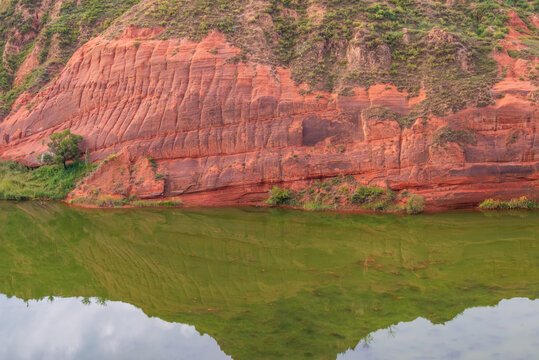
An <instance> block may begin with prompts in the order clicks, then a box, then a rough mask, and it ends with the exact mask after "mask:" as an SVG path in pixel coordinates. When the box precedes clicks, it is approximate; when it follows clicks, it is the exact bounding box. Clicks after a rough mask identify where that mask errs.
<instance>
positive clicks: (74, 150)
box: [42, 129, 82, 168]
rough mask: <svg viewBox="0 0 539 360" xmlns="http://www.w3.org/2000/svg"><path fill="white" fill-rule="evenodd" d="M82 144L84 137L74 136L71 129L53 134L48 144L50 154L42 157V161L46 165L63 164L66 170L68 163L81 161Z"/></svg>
mask: <svg viewBox="0 0 539 360" xmlns="http://www.w3.org/2000/svg"><path fill="white" fill-rule="evenodd" d="M81 142H82V136H80V135H75V134H72V133H71V131H70V130H69V129H66V130H64V131H62V132H61V133H55V134H52V135H51V141H50V142H49V143H48V144H47V146H48V147H49V152H48V153H46V154H43V155H42V160H43V162H46V163H51V162H54V163H55V164H58V165H60V164H62V165H63V166H64V168H66V162H67V161H69V160H73V161H75V162H77V161H79V159H80V155H81V151H80V149H79V144H80V143H81Z"/></svg>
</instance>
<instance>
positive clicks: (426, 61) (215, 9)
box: [0, 0, 539, 123]
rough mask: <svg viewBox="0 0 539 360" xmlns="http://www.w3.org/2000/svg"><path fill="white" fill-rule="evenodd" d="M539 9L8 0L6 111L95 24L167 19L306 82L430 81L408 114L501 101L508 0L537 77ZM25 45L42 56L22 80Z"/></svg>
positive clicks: (343, 85) (1, 37)
mask: <svg viewBox="0 0 539 360" xmlns="http://www.w3.org/2000/svg"><path fill="white" fill-rule="evenodd" d="M538 10H539V0H535V1H534V2H533V3H530V2H526V1H514V0H511V1H496V0H484V1H466V0H464V1H458V2H455V1H446V2H436V1H415V0H386V1H376V2H375V1H369V0H339V1H337V0H226V1H225V0H157V1H141V0H125V1H121V0H104V1H98V0H82V1H65V0H56V1H52V2H50V3H49V2H42V1H40V0H8V1H3V2H2V6H1V7H0V49H1V50H3V63H2V65H0V116H2V117H3V116H5V115H6V114H7V113H9V111H10V108H11V105H12V104H13V102H14V100H15V99H16V98H17V96H18V95H19V94H20V93H21V92H22V91H24V90H30V91H33V92H35V91H37V90H39V89H40V88H42V87H43V86H44V85H45V84H47V83H48V82H49V81H50V80H51V79H52V78H54V76H55V75H56V74H57V73H58V72H59V70H60V69H61V68H62V66H63V64H65V62H66V61H67V60H68V59H69V57H70V56H71V54H72V53H73V52H74V51H75V49H76V48H78V47H79V46H80V45H81V44H83V43H84V42H86V41H87V40H89V39H90V38H92V37H93V36H95V35H97V34H98V33H101V32H107V33H108V34H109V35H111V36H112V35H115V34H118V32H119V31H121V29H122V28H123V27H125V26H128V25H138V26H147V27H155V26H163V27H165V28H166V29H165V31H164V32H163V33H162V34H161V35H160V37H161V38H178V37H186V38H190V39H193V40H200V39H201V38H203V37H204V36H205V35H206V34H208V32H210V31H212V30H214V29H216V30H218V31H220V32H222V33H224V34H225V35H226V36H227V38H228V39H229V41H231V42H232V43H234V44H235V45H237V46H239V47H240V48H241V49H242V53H241V55H240V56H237V57H235V58H232V59H230V61H234V62H237V61H245V60H252V61H255V62H260V63H267V64H271V65H274V66H284V67H289V68H290V69H291V70H292V74H293V77H294V79H295V80H296V81H297V83H298V84H299V83H305V84H306V86H307V88H306V89H304V90H303V91H305V92H310V91H312V90H314V89H323V90H327V91H333V92H338V93H339V94H341V95H343V96H349V95H353V88H354V87H357V86H362V87H369V86H370V85H372V84H375V83H389V84H394V85H396V86H397V87H398V88H399V89H401V90H406V91H408V92H409V94H410V96H416V95H418V94H419V91H420V89H421V88H423V89H424V90H425V91H426V95H427V98H426V100H425V101H423V102H421V103H420V104H419V105H418V107H417V108H416V110H415V111H414V112H413V113H412V114H410V116H409V117H408V119H406V120H407V121H408V123H409V122H410V121H411V120H413V119H415V118H417V117H423V116H426V115H427V114H428V113H434V114H437V115H443V114H446V113H449V112H452V111H457V110H459V109H462V108H464V107H466V106H469V105H472V106H485V105H488V104H490V103H492V102H493V100H494V99H493V95H492V94H491V91H490V89H491V87H492V85H493V83H494V82H496V81H497V80H498V77H499V76H500V75H501V74H499V72H498V67H497V65H496V63H495V62H494V60H493V59H492V57H491V54H492V53H493V52H496V51H502V52H505V51H506V50H504V49H503V47H501V46H500V45H499V41H500V40H501V39H503V38H504V37H505V36H506V35H507V34H508V32H509V27H508V24H507V22H508V13H509V12H510V11H516V12H517V13H518V14H519V16H520V18H521V19H522V20H523V21H524V22H525V23H526V26H527V27H528V29H516V30H520V31H522V33H523V34H526V36H527V38H526V39H525V40H523V41H525V45H527V46H528V50H526V51H513V50H510V52H511V53H510V54H509V55H510V56H513V57H520V58H523V59H525V61H528V63H529V65H530V69H531V71H530V74H529V78H530V80H534V79H536V76H537V69H536V68H535V63H534V62H533V61H532V58H533V56H536V55H537V49H538V48H539V45H538V44H539V41H538V32H537V29H536V28H535V27H534V26H533V24H532V23H530V21H529V20H528V17H529V16H530V15H531V14H533V13H536V12H537V11H538ZM117 19H121V21H117ZM36 47H37V49H35V48H36ZM28 56H34V57H37V59H38V63H39V65H38V66H36V67H35V68H34V69H33V71H32V72H30V73H29V74H27V76H26V79H25V80H24V81H19V82H18V83H14V79H15V78H16V75H17V71H18V69H19V67H20V65H21V64H22V63H23V61H24V60H25V58H27V57H28ZM19 80H20V79H19Z"/></svg>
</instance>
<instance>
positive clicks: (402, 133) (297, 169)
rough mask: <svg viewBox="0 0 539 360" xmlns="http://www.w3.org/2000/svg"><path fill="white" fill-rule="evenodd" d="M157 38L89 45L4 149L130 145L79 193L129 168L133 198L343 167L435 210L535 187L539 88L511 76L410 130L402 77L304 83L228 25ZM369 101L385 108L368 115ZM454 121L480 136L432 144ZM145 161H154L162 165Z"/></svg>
mask: <svg viewBox="0 0 539 360" xmlns="http://www.w3.org/2000/svg"><path fill="white" fill-rule="evenodd" d="M153 36H155V30H154V31H149V30H147V29H136V28H129V29H128V30H127V31H125V32H124V33H123V35H122V36H120V37H119V38H117V39H115V40H108V39H105V38H103V37H97V38H94V39H93V40H91V41H90V42H88V43H87V44H86V45H84V46H83V47H81V48H80V49H79V50H78V51H77V52H76V53H75V54H74V56H73V57H72V58H71V59H70V61H69V62H68V64H67V65H66V67H65V68H64V70H63V71H62V73H61V74H60V76H59V77H58V78H57V79H56V80H55V81H54V82H53V83H52V84H51V85H50V86H49V87H48V88H46V89H45V90H43V91H42V92H40V93H39V94H38V95H37V96H35V97H32V96H31V95H29V94H23V96H21V98H19V100H18V101H17V102H16V103H15V105H14V108H13V110H12V113H11V115H10V116H8V117H7V118H6V119H5V120H4V121H3V122H2V123H0V157H2V158H11V159H16V160H18V161H24V162H25V163H27V164H28V165H31V166H32V165H37V164H36V154H38V153H40V152H43V151H44V150H45V148H44V145H43V143H44V142H43V140H45V141H46V140H47V139H48V137H49V136H50V134H51V133H53V132H57V131H60V130H63V129H66V128H69V129H71V131H72V132H74V133H77V134H80V135H82V136H83V137H84V147H85V148H87V149H89V151H90V153H91V158H92V160H93V161H100V160H103V159H105V158H107V157H108V156H110V155H113V154H120V155H121V156H118V157H117V158H116V159H114V161H108V162H107V163H106V164H104V165H103V166H102V167H101V168H100V170H99V174H104V176H99V174H94V175H92V176H91V177H90V178H88V179H86V180H85V182H84V187H81V188H80V189H78V190H76V195H77V196H78V195H84V193H85V192H90V191H93V190H95V189H101V190H102V191H105V192H112V190H111V189H116V188H117V184H118V181H120V179H121V180H122V184H123V183H124V182H126V184H123V185H125V186H124V188H125V191H124V192H126V194H124V195H126V196H128V195H131V194H134V195H137V196H138V195H141V196H142V197H144V198H157V197H177V196H180V197H181V198H182V199H183V200H184V201H185V202H186V203H187V204H192V205H229V204H249V203H256V202H259V201H260V200H261V199H263V198H265V197H266V196H267V190H268V189H269V188H271V187H272V186H273V185H276V184H278V185H281V186H289V187H301V186H303V185H305V184H306V183H307V182H308V181H309V180H312V179H319V178H327V177H333V176H336V175H340V174H344V175H353V176H356V177H357V179H358V180H360V181H361V182H363V183H370V184H376V185H383V186H385V185H388V186H390V187H391V188H392V189H394V190H396V191H398V190H404V189H407V190H409V191H411V192H416V193H420V194H422V195H424V196H425V198H426V200H427V204H428V206H429V207H430V208H432V209H434V208H451V207H465V206H470V205H475V204H477V203H478V202H480V201H482V200H484V199H485V198H487V197H494V196H496V197H514V196H521V195H527V196H529V197H533V198H538V197H539V183H538V181H537V180H538V179H539V137H538V134H537V132H536V128H537V126H538V119H539V112H538V111H539V110H538V106H537V105H536V104H535V103H533V102H532V101H530V100H529V99H528V97H529V96H530V94H531V93H532V92H533V91H535V90H536V89H537V87H536V86H534V85H533V84H532V83H530V82H528V81H522V80H517V79H515V78H513V77H511V74H512V73H509V74H508V76H507V78H505V79H504V80H503V81H502V82H500V83H499V84H497V85H496V86H495V88H494V91H495V92H497V93H499V94H503V97H502V96H499V99H498V100H497V101H496V103H495V104H494V105H491V106H488V107H484V108H479V109H477V108H469V109H465V110H463V111H460V112H459V113H456V114H452V115H450V116H446V117H443V118H434V117H431V118H429V119H428V120H426V121H422V120H417V121H416V122H415V123H414V124H413V125H412V126H411V127H409V128H407V127H402V126H401V125H400V124H399V123H398V122H397V117H396V116H385V115H384V114H385V113H392V114H396V115H397V116H404V115H406V114H407V113H408V112H409V111H410V110H411V109H412V108H413V106H414V105H415V104H416V103H417V101H419V100H418V98H408V97H407V94H406V93H402V92H399V91H397V89H396V88H395V87H393V86H389V85H384V84H379V85H375V86H371V87H370V88H369V89H368V90H364V89H354V94H353V95H352V96H339V95H336V94H329V93H322V92H315V93H311V94H305V92H304V91H300V87H299V86H298V85H297V84H295V83H294V82H293V81H292V79H291V75H290V72H289V70H287V69H282V68H273V67H271V66H269V65H264V64H255V63H243V62H237V61H235V60H236V59H237V57H236V55H238V54H239V49H237V48H235V47H233V46H231V45H230V44H228V43H227V42H226V41H225V38H224V37H223V36H222V35H221V34H219V33H216V32H214V33H211V34H210V35H209V36H207V37H206V38H205V39H204V40H203V41H201V42H199V43H195V42H192V41H188V40H151V39H150V38H152V37H153ZM350 95H351V94H350ZM373 108H377V109H380V108H381V109H384V110H387V111H385V112H384V111H382V112H379V113H380V114H379V115H374V116H373V115H372V113H374V114H376V113H378V112H369V114H371V115H370V116H366V115H365V114H366V113H367V112H368V110H369V109H373ZM448 127H449V128H451V129H454V130H455V131H456V132H458V131H461V130H464V131H466V132H468V133H469V134H472V135H471V136H473V141H471V142H470V141H466V142H465V141H460V140H459V139H458V138H456V139H449V141H446V142H444V143H443V144H437V143H435V142H434V139H435V138H436V135H437V134H438V133H439V131H440V129H442V128H448ZM141 159H151V161H152V162H153V161H154V162H155V169H154V170H155V171H154V173H152V171H150V170H149V169H150V168H151V167H148V164H147V163H141V162H140V161H141ZM139 168H143V169H142V170H137V171H138V172H137V173H136V174H138V175H136V176H128V175H127V172H129V171H130V172H131V173H133V171H134V170H133V169H139ZM122 171H123V173H122ZM155 173H159V174H162V176H163V177H164V181H163V183H161V182H155V181H153V179H152V176H154V175H155ZM122 174H123V175H122ZM137 176H138V177H141V178H140V179H138V178H137V179H135V180H133V179H134V178H135V177H137ZM139 183H140V184H144V185H141V187H140V188H138V187H137V184H139ZM128 184H129V186H127V185H128ZM142 186H143V187H142ZM103 189H105V190H103ZM106 189H108V190H106Z"/></svg>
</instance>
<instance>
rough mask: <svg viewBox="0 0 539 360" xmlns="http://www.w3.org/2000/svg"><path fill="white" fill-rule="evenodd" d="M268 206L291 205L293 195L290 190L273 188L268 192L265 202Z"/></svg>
mask: <svg viewBox="0 0 539 360" xmlns="http://www.w3.org/2000/svg"><path fill="white" fill-rule="evenodd" d="M266 203H268V204H270V205H293V204H294V193H293V192H292V190H289V189H285V188H280V187H278V186H274V187H273V189H271V190H270V197H269V198H268V199H267V200H266Z"/></svg>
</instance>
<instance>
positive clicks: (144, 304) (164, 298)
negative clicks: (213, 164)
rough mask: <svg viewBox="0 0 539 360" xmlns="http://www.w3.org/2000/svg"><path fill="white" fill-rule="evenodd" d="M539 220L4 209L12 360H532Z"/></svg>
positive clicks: (0, 225)
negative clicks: (308, 359)
mask: <svg viewBox="0 0 539 360" xmlns="http://www.w3.org/2000/svg"><path fill="white" fill-rule="evenodd" d="M538 279H539V213H538V212H515V213H507V212H505V213H480V212H456V213H446V214H433V215H424V216H417V217H410V216H395V215H383V216H379V215H364V214H362V215H349V214H331V213H306V212H295V211H282V210H275V209H252V208H246V209H205V210H170V209H168V210H128V211H126V210H109V211H103V210H84V209H73V208H69V207H66V206H64V205H62V204H56V203H37V202H25V203H6V202H0V294H4V295H0V359H14V360H17V359H31V360H33V359H236V360H241V359H304V358H313V359H336V358H337V359H343V360H344V359H534V358H535V356H536V354H537V353H539V340H538V339H539V301H538V300H535V299H536V298H537V297H538V294H539V280H538Z"/></svg>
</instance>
